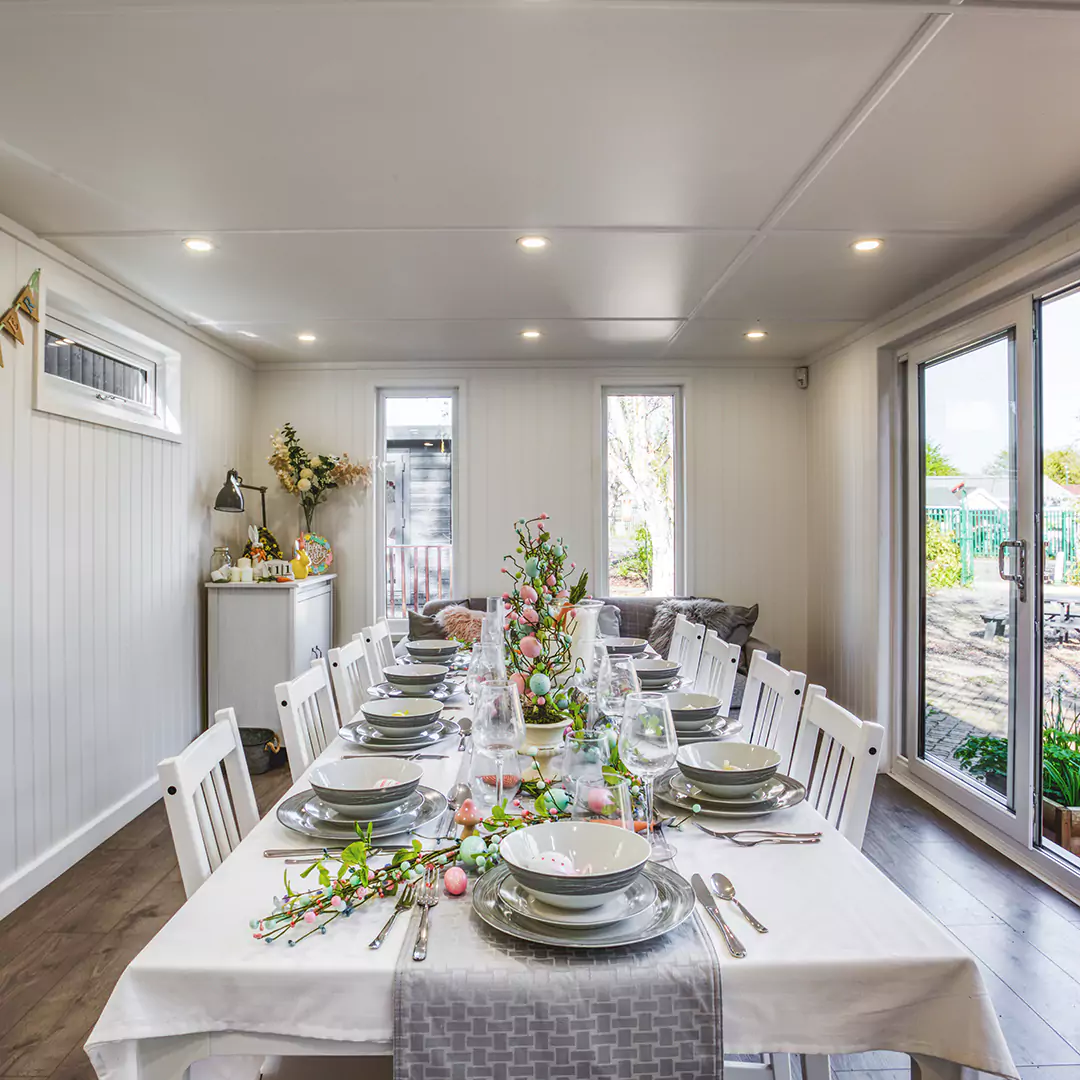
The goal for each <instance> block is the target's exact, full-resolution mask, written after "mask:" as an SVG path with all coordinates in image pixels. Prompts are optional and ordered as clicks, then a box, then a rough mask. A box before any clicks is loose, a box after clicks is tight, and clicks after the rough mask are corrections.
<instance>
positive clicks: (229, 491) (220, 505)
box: [214, 469, 266, 529]
mask: <svg viewBox="0 0 1080 1080" xmlns="http://www.w3.org/2000/svg"><path fill="white" fill-rule="evenodd" d="M241 488H247V490H248V491H257V492H258V493H259V494H260V495H261V496H262V527H263V528H264V529H265V528H266V488H265V487H258V486H257V485H255V484H245V483H244V478H243V477H242V476H241V475H240V474H239V473H238V472H237V471H236V470H235V469H230V470H229V472H228V475H227V476H226V477H225V483H224V484H223V485H222V487H221V490H220V491H219V492H218V494H217V498H216V499H215V500H214V509H215V510H221V511H222V512H224V513H226V514H242V513H243V512H244V493H243V492H242V491H241V490H240V489H241Z"/></svg>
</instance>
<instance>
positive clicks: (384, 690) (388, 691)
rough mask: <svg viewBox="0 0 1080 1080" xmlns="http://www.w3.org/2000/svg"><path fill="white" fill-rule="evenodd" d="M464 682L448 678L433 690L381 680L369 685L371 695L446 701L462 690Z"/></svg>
mask: <svg viewBox="0 0 1080 1080" xmlns="http://www.w3.org/2000/svg"><path fill="white" fill-rule="evenodd" d="M461 687H462V683H460V682H456V681H455V680H453V679H447V680H446V681H445V682H441V683H439V685H438V686H436V687H435V688H434V689H433V690H420V689H418V688H413V689H408V690H406V689H405V688H403V687H400V686H394V685H393V684H392V683H388V682H381V683H376V684H375V685H374V686H369V687H368V694H369V695H370V696H371V697H381V698H395V697H400V698H410V697H426V698H434V699H435V700H436V701H446V699H447V698H451V697H453V696H454V695H455V694H458V693H460V692H461Z"/></svg>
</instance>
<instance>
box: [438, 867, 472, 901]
mask: <svg viewBox="0 0 1080 1080" xmlns="http://www.w3.org/2000/svg"><path fill="white" fill-rule="evenodd" d="M443 884H444V885H445V886H446V891H447V892H448V893H449V894H450V895H451V896H464V895H465V890H466V889H467V888H468V887H469V876H468V874H466V873H465V871H464V870H462V869H461V867H460V866H451V867H450V869H449V870H447V871H446V873H445V874H443Z"/></svg>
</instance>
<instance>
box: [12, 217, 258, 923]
mask: <svg viewBox="0 0 1080 1080" xmlns="http://www.w3.org/2000/svg"><path fill="white" fill-rule="evenodd" d="M66 262H68V263H70V262H71V260H66ZM27 266H29V267H30V269H33V268H34V267H35V266H41V267H42V278H43V281H44V282H45V284H46V287H47V286H48V282H49V281H50V279H52V280H54V281H55V280H57V279H62V280H63V281H64V283H65V288H66V289H67V291H68V292H69V293H72V292H75V293H78V294H79V296H80V299H81V300H82V301H83V302H85V304H86V306H87V307H88V309H89V310H92V311H96V312H99V313H101V314H102V315H104V316H106V317H108V318H111V319H114V320H116V321H117V322H120V323H121V324H123V325H125V326H129V327H131V328H133V329H135V330H137V331H138V332H140V333H143V334H146V335H147V336H148V337H150V338H152V339H154V340H157V341H161V342H164V343H166V344H167V345H169V346H170V347H171V348H174V349H176V350H178V351H179V352H180V353H181V354H182V361H181V366H182V376H181V377H182V391H183V409H182V424H183V441H182V442H180V443H174V442H166V441H162V440H160V439H155V438H151V437H148V436H145V435H138V434H132V433H129V432H126V431H119V430H116V429H114V428H107V427H102V426H98V425H96V424H89V423H84V422H80V421H75V420H69V419H66V418H64V417H60V416H54V415H50V414H46V413H41V412H36V411H34V410H33V408H32V401H33V355H32V348H31V339H30V338H29V337H28V339H27V343H26V345H24V346H18V345H15V344H14V343H13V342H11V341H10V340H5V341H4V362H5V367H4V368H3V369H0V535H2V536H3V537H4V544H3V566H2V568H0V916H2V915H3V914H6V913H7V911H9V910H10V909H11V908H12V907H13V906H14V905H16V904H18V903H19V902H21V901H22V900H23V899H25V897H26V896H28V895H30V894H31V893H32V892H34V891H35V890H36V889H38V888H40V887H41V886H42V885H44V884H45V883H46V882H48V881H49V880H51V879H52V878H54V877H55V876H56V875H57V874H58V873H60V872H61V871H62V870H63V869H65V868H66V866H67V865H69V864H70V863H71V862H73V861H74V860H75V859H77V858H80V857H81V856H82V855H84V854H85V853H86V852H87V851H89V850H90V849H91V848H93V847H94V846H95V845H96V844H98V843H100V842H101V841H102V840H104V839H105V838H106V837H107V836H108V835H109V834H110V833H111V832H114V831H115V830H116V829H117V828H119V827H120V826H121V825H123V824H124V823H125V822H126V821H127V820H129V819H130V817H132V816H134V815H135V814H137V813H139V812H140V811H141V810H143V809H144V808H145V806H147V805H148V804H149V803H150V802H151V801H152V800H153V798H155V797H156V794H155V792H156V773H155V768H156V765H157V762H158V760H159V759H160V758H162V757H164V756H166V755H168V754H171V753H175V752H176V751H177V750H178V749H180V748H181V747H182V746H183V745H184V744H185V743H187V742H188V741H189V740H190V738H191V737H192V736H194V735H195V734H196V733H197V731H198V730H199V725H200V721H201V709H202V698H203V691H202V668H203V648H204V646H203V635H204V631H203V616H202V603H203V597H202V595H201V594H202V592H203V590H202V588H201V582H202V580H203V578H204V576H205V573H206V572H207V569H208V565H209V558H210V552H211V549H212V547H213V545H214V544H215V543H221V542H228V543H233V542H236V541H238V540H239V539H240V537H241V536H242V526H243V524H244V523H245V522H246V520H247V518H246V517H243V520H241V517H242V516H239V515H238V516H235V517H234V516H231V515H225V514H215V513H213V511H212V509H211V507H212V505H213V498H214V495H215V493H216V492H217V489H218V488H219V487H220V486H221V482H222V478H223V477H224V475H225V470H226V468H227V467H228V466H230V465H235V466H236V467H237V468H239V469H241V471H242V472H243V471H244V470H245V469H246V465H247V452H248V447H249V445H250V443H249V438H248V433H249V430H250V402H251V399H252V395H253V390H254V373H253V372H252V371H251V370H250V369H249V368H247V367H245V366H243V365H241V364H240V363H238V362H237V361H236V360H234V359H231V358H229V357H228V356H226V355H225V354H224V353H220V352H218V351H216V350H215V349H213V348H211V347H210V346H208V345H207V344H205V343H204V342H203V341H201V340H198V339H196V338H195V337H193V336H191V335H188V334H186V333H184V332H183V331H182V330H180V329H178V328H177V327H176V326H175V325H172V324H170V323H169V322H167V321H165V320H163V319H160V318H158V317H156V316H155V315H153V314H150V312H149V311H148V310H147V307H148V305H147V306H144V305H136V304H134V303H131V302H129V301H128V300H127V299H124V298H122V295H121V294H123V292H124V290H123V289H122V288H120V287H117V288H116V290H115V291H112V290H110V289H107V288H104V287H101V286H100V285H99V284H96V283H95V282H94V281H93V280H91V279H92V278H93V277H95V275H93V274H92V272H90V273H89V274H87V275H84V274H80V272H79V271H78V270H75V269H72V268H71V266H70V265H61V264H59V263H57V262H54V261H53V260H52V259H51V258H49V257H48V255H44V254H42V253H40V252H39V251H36V250H34V249H32V248H31V247H29V246H28V245H27V244H25V243H23V242H22V241H21V240H18V239H16V238H15V237H13V236H11V235H9V234H8V233H6V232H0V295H2V296H7V295H8V294H10V295H11V296H14V295H15V292H16V291H17V289H18V287H19V284H20V275H21V280H22V281H25V278H26V277H27V276H28V273H29V271H26V270H25V267H27ZM240 720H241V723H243V718H242V717H241V718H240Z"/></svg>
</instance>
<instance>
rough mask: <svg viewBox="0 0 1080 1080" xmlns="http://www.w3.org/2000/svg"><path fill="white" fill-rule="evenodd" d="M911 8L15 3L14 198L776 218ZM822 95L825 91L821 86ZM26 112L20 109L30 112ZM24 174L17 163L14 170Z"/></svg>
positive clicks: (342, 212)
mask: <svg viewBox="0 0 1080 1080" xmlns="http://www.w3.org/2000/svg"><path fill="white" fill-rule="evenodd" d="M918 22H919V16H918V15H915V14H911V13H907V12H900V11H887V12H882V11H876V12H866V11H851V12H822V11H813V12H806V13H796V12H792V11H790V10H786V11H783V10H782V11H762V12H753V11H745V10H741V11H723V10H716V9H709V8H707V7H702V8H687V7H685V6H680V7H676V8H671V9H663V8H660V9H657V8H654V7H652V6H651V5H649V6H648V7H646V8H643V9H612V8H608V7H606V6H605V7H603V8H601V9H599V10H587V9H567V8H565V7H563V6H561V5H559V6H555V5H553V6H551V7H547V6H545V5H544V4H524V5H520V6H513V7H508V8H497V7H481V8H457V7H454V6H448V7H445V8H440V7H439V6H438V5H432V4H419V5H414V4H401V5H398V6H397V7H396V8H395V7H394V6H392V5H383V4H380V5H372V6H368V5H357V6H356V7H350V6H347V5H342V4H330V5H323V4H310V5H305V4H300V3H297V4H296V5H295V6H293V7H291V8H289V7H284V8H283V7H281V6H278V5H274V6H273V7H270V8H262V9H259V10H256V9H255V8H254V7H253V8H250V9H247V10H243V9H237V8H236V7H225V6H222V8H221V10H213V9H208V8H206V7H202V6H199V7H196V8H194V9H192V10H190V11H178V10H177V9H176V7H175V6H171V7H170V8H166V9H164V10H153V9H150V10H142V11H136V12H131V11H130V10H127V11H126V12H125V11H124V9H119V10H118V11H114V12H112V13H110V14H105V15H101V14H92V13H87V14H78V15H63V14H50V13H49V7H48V6H46V7H45V8H43V9H41V10H40V11H38V12H35V10H34V8H33V7H32V6H22V5H20V6H17V7H14V8H10V9H8V10H5V12H4V34H5V38H6V40H7V41H9V42H23V43H25V42H39V43H40V47H18V48H9V49H8V50H6V51H5V56H4V63H3V65H2V66H0V90H2V91H3V93H2V100H5V101H8V102H13V101H16V100H19V98H20V96H22V97H23V98H25V96H26V95H27V94H28V93H29V91H30V88H32V95H31V96H32V100H33V110H32V112H33V115H32V117H28V118H27V119H26V122H20V123H18V124H15V123H9V124H8V126H7V130H6V131H5V132H4V133H3V139H4V140H5V141H6V143H7V149H6V150H4V151H3V152H4V153H5V154H9V155H10V154H11V153H16V154H18V155H21V156H23V157H25V158H28V159H31V160H33V161H35V162H38V163H39V164H40V166H41V169H42V170H47V171H51V172H53V173H54V174H55V175H64V176H68V177H71V178H72V181H73V182H74V183H76V184H77V185H79V187H80V188H81V189H82V190H83V191H84V192H85V193H96V194H95V196H94V197H95V198H96V199H97V200H98V201H99V203H100V207H99V208H100V210H101V219H100V220H88V219H87V215H86V214H85V213H84V212H82V211H81V210H80V208H79V207H78V206H77V205H74V204H73V203H72V202H71V201H70V200H65V199H63V198H58V197H57V196H56V194H55V193H54V192H51V191H48V190H46V191H44V192H43V191H41V190H38V189H37V188H36V186H35V185H33V184H26V183H22V184H19V183H13V184H12V185H11V186H10V187H9V188H7V189H6V190H5V191H4V192H3V195H2V197H0V198H2V209H3V210H4V212H6V213H8V214H10V215H12V216H14V217H15V218H16V219H21V220H27V221H31V220H32V221H34V222H35V223H38V222H40V223H41V226H40V227H41V228H43V230H44V231H45V232H46V233H55V232H75V231H83V230H87V229H97V230H100V229H102V228H112V227H113V226H114V223H115V216H116V212H117V211H116V208H118V207H119V208H122V209H121V211H120V214H121V216H122V219H123V220H124V222H125V223H126V225H127V227H133V228H142V229H181V230H192V229H194V230H212V229H215V228H234V229H236V228H290V227H344V226H362V225H377V226H384V225H410V226H416V225H448V224H458V225H460V224H464V225H497V226H507V227H518V226H521V227H529V226H541V225H545V226H554V225H604V224H649V225H662V224H674V225H692V224H697V225H700V224H705V225H710V224H711V225H732V226H747V225H748V226H751V227H753V226H756V225H757V224H759V222H760V221H761V220H762V219H763V218H764V217H765V215H766V214H767V213H768V212H769V210H770V209H771V208H772V206H773V205H774V203H775V202H776V201H777V199H778V198H779V197H780V195H781V194H782V193H783V192H784V190H785V189H786V188H787V186H788V185H789V184H790V183H791V182H792V180H793V179H794V177H795V176H796V175H797V174H798V173H799V171H800V170H801V169H802V168H803V166H804V164H805V162H806V161H807V159H808V158H809V157H810V156H811V155H812V154H813V153H814V152H815V151H816V150H817V149H818V148H819V147H820V146H821V144H822V143H823V142H824V141H825V140H826V139H827V138H828V137H829V135H830V134H831V132H832V130H833V129H834V127H835V125H836V124H837V122H838V119H839V118H840V117H842V116H843V115H844V114H845V113H846V112H847V111H848V110H849V109H851V108H852V107H853V105H854V104H855V103H856V102H857V101H858V99H859V98H860V97H861V95H862V94H863V93H864V91H865V89H866V87H867V85H868V84H869V83H871V82H872V81H873V80H874V79H875V78H876V77H877V75H878V74H879V72H880V71H881V69H882V68H883V67H884V66H885V65H887V64H888V62H889V60H890V59H891V57H892V56H893V55H894V54H895V52H896V51H897V50H898V49H899V48H900V47H901V46H902V45H903V43H904V42H905V40H906V39H907V38H908V37H909V35H910V34H911V33H912V31H913V30H914V29H915V27H916V26H917V25H918ZM811 87H812V92H807V90H808V88H811ZM9 119H10V115H9ZM8 178H9V179H11V177H10V174H9V177H8Z"/></svg>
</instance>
